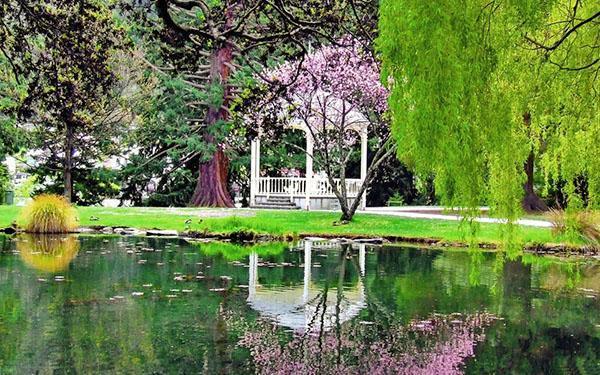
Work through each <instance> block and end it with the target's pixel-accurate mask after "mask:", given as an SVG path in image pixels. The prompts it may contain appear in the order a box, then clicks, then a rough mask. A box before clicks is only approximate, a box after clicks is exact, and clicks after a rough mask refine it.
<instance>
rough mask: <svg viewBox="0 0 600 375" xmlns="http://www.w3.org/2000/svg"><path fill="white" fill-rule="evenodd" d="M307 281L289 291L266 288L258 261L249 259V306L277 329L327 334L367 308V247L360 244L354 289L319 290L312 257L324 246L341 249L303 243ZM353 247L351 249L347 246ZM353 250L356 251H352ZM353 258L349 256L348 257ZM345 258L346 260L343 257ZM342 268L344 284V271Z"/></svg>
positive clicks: (342, 286) (345, 286)
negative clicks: (260, 280) (315, 279)
mask: <svg viewBox="0 0 600 375" xmlns="http://www.w3.org/2000/svg"><path fill="white" fill-rule="evenodd" d="M300 246H302V247H303V248H304V264H303V265H301V266H302V267H303V269H304V281H303V283H302V285H297V286H286V287H263V286H261V285H260V284H259V282H258V276H259V258H258V255H257V254H256V253H252V254H251V255H250V260H249V263H250V264H249V281H248V290H249V292H248V299H247V301H248V304H249V305H250V306H251V307H252V308H253V309H254V310H256V311H258V312H259V313H260V314H261V315H262V316H263V317H266V318H268V319H270V320H273V321H274V322H275V323H276V324H277V325H280V326H282V327H287V328H290V329H292V330H294V331H300V332H307V331H308V332H316V333H318V332H320V331H322V330H324V331H327V330H329V329H331V328H332V327H335V326H336V324H341V323H344V322H346V321H349V320H351V319H352V318H354V317H356V316H357V315H358V314H359V312H360V311H361V310H362V309H363V308H365V307H366V296H365V286H364V284H363V277H364V276H365V257H366V245H365V244H358V245H355V247H357V248H358V267H359V272H360V276H359V277H358V280H357V281H356V282H355V283H353V284H352V285H348V283H344V282H342V283H337V284H336V285H333V286H331V287H319V286H318V285H317V284H316V283H315V282H313V279H312V276H313V268H314V267H315V266H318V265H317V264H316V263H315V262H314V260H313V255H314V252H315V249H316V248H317V247H318V248H321V246H327V247H333V246H335V247H334V248H332V249H330V250H328V251H331V250H334V249H335V248H337V249H340V245H339V244H332V243H330V242H323V243H318V242H313V241H303V243H302V242H301V243H300ZM346 246H349V247H350V246H351V245H346ZM353 250H354V249H353ZM348 255H350V254H348ZM342 256H344V257H345V256H346V253H343V254H342ZM340 267H341V270H340V272H341V279H342V280H343V277H344V275H343V273H344V267H342V265H340Z"/></svg>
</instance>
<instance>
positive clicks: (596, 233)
mask: <svg viewBox="0 0 600 375" xmlns="http://www.w3.org/2000/svg"><path fill="white" fill-rule="evenodd" d="M548 216H549V219H550V221H551V222H552V231H553V232H554V233H555V234H565V235H567V236H569V237H573V238H575V237H579V238H580V239H583V240H584V241H586V242H588V243H592V244H595V245H599V244H600V212H594V211H587V210H586V211H581V212H564V211H558V210H551V211H550V213H549V214H548Z"/></svg>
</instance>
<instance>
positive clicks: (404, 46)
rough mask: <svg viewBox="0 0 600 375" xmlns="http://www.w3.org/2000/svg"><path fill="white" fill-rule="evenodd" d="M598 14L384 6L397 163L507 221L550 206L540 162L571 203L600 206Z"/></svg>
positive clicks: (399, 2)
mask: <svg viewBox="0 0 600 375" xmlns="http://www.w3.org/2000/svg"><path fill="white" fill-rule="evenodd" d="M599 10H600V6H599V5H598V3H597V2H593V1H579V0H573V1H571V0H555V1H553V0H545V1H538V0H535V1H534V0H510V1H509V0H492V1H490V0H435V1H410V0H383V1H382V2H381V8H380V21H379V26H380V36H379V38H378V40H377V48H378V50H379V52H380V54H381V58H382V60H383V66H382V69H383V70H382V79H383V81H384V82H385V83H386V84H388V85H389V87H390V91H391V96H390V100H389V108H390V111H391V114H392V117H393V123H392V131H393V133H394V136H395V137H396V139H397V141H398V155H399V158H400V159H401V160H403V161H404V162H406V163H407V164H408V165H410V166H412V167H413V168H414V169H415V170H416V172H418V173H420V174H423V175H426V174H429V173H433V174H434V175H435V186H436V191H437V193H438V194H439V195H440V198H441V199H442V202H443V203H444V204H446V205H457V206H461V207H465V210H466V213H467V214H470V215H471V216H474V215H476V214H477V213H478V211H477V209H476V207H477V206H479V205H481V204H489V205H490V206H491V208H492V209H493V211H494V213H495V214H496V215H499V216H503V217H507V218H509V219H516V218H517V217H518V216H519V215H520V214H521V213H522V210H523V208H525V209H526V210H531V209H541V208H544V207H543V202H542V203H540V201H539V198H537V197H536V196H535V191H534V190H533V171H534V166H535V168H536V170H538V171H540V172H541V173H540V175H542V176H544V178H545V182H546V183H545V189H549V188H557V186H558V187H560V189H561V190H562V191H563V192H564V193H565V195H566V197H567V202H568V205H569V207H573V208H581V207H583V206H584V205H587V206H589V207H598V206H600V121H599V115H598V113H599V112H598V103H599V102H600V101H599V98H598V75H599V69H600V27H599V26H600V12H599ZM582 181H583V182H582ZM583 185H584V186H583ZM582 186H583V187H582ZM583 190H585V192H583Z"/></svg>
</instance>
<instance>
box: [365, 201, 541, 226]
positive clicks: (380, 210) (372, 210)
mask: <svg viewBox="0 0 600 375" xmlns="http://www.w3.org/2000/svg"><path fill="white" fill-rule="evenodd" d="M441 210H443V208H442V207H431V206H409V207H406V206H404V207H367V210H366V211H365V212H367V213H369V214H375V215H387V216H398V217H406V218H412V219H439V220H453V221H460V220H462V216H459V215H452V214H440V213H427V212H426V211H433V212H440V211H441ZM486 210H487V208H486V207H483V209H482V211H486ZM414 211H419V212H414ZM475 221H477V222H479V223H506V219H496V218H492V217H479V218H476V219H475ZM517 223H518V224H520V225H524V226H528V227H538V228H551V227H552V223H551V222H549V221H545V220H533V219H520V220H518V221H517Z"/></svg>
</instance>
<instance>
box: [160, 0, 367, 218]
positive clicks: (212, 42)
mask: <svg viewBox="0 0 600 375" xmlns="http://www.w3.org/2000/svg"><path fill="white" fill-rule="evenodd" d="M358 3H361V2H360V1H349V2H346V1H338V0H331V1H325V2H323V1H313V0H311V1H300V0H293V1H281V0H273V1H271V0H251V1H239V0H238V1H234V0H223V1H205V0H156V2H155V5H156V10H157V13H158V15H159V17H160V18H161V19H162V21H163V23H164V30H163V37H164V39H165V40H167V41H169V42H170V44H171V45H172V46H175V47H176V50H175V54H178V53H179V54H183V53H184V51H186V50H187V51H193V56H194V57H195V59H196V60H195V61H193V62H192V64H190V61H189V58H188V61H187V62H186V64H185V65H184V67H183V69H182V68H179V70H180V71H181V73H184V77H185V80H186V81H187V82H188V83H189V84H190V86H192V87H195V88H200V89H202V90H204V91H206V92H208V93H210V94H211V96H210V98H209V100H208V101H205V102H199V101H192V102H190V103H189V105H190V106H192V107H193V108H195V109H196V111H197V112H198V113H199V115H198V116H197V118H201V117H203V118H204V121H203V122H202V124H201V125H202V126H199V129H198V131H199V132H200V133H201V134H202V137H203V139H204V141H205V142H206V143H207V145H208V147H209V148H210V149H211V151H212V152H211V156H210V158H209V159H208V160H203V161H202V163H200V165H199V174H198V181H197V183H196V188H195V191H194V194H193V196H192V199H191V202H190V203H191V204H192V205H196V206H223V207H230V206H232V205H233V203H232V200H231V197H230V194H229V192H228V189H227V174H228V164H229V160H228V158H227V156H226V154H225V152H224V144H223V138H225V136H224V135H223V134H219V131H220V130H223V125H224V124H226V123H227V122H228V121H229V120H230V106H231V104H232V103H233V101H234V99H236V98H237V97H239V88H240V87H239V85H237V84H236V82H235V80H234V79H232V78H233V75H234V74H235V71H236V69H237V68H238V67H239V66H241V65H244V66H246V67H249V68H251V69H252V70H254V71H259V70H260V69H261V67H262V66H263V65H264V64H265V63H267V62H268V60H269V59H270V58H273V56H277V55H297V54H302V53H304V52H305V51H306V45H307V44H308V43H311V42H312V43H315V44H318V43H319V39H330V38H332V37H333V36H334V35H335V34H336V33H337V32H339V31H340V30H341V29H342V26H341V25H345V24H346V22H348V24H349V23H350V22H349V21H348V19H350V18H351V17H353V16H352V15H353V14H356V12H353V10H356V9H359V8H360V4H358ZM353 29H354V30H356V28H355V27H353ZM188 56H189V55H188ZM190 66H191V68H190Z"/></svg>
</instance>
